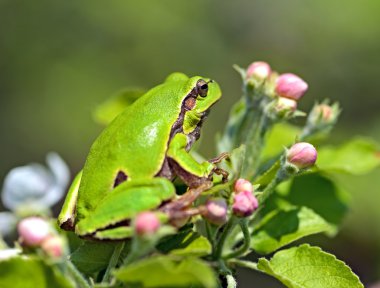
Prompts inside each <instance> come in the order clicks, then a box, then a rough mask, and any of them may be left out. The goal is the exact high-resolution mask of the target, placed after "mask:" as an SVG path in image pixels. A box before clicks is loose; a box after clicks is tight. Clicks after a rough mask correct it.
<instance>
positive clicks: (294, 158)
mask: <svg viewBox="0 0 380 288" xmlns="http://www.w3.org/2000/svg"><path fill="white" fill-rule="evenodd" d="M286 158H287V160H288V162H289V163H291V164H293V165H295V166H297V167H298V168H300V169H302V168H309V167H311V166H313V165H314V163H315V161H317V150H316V149H315V148H314V146H313V145H311V144H310V143H306V142H299V143H296V144H294V145H293V146H292V147H291V148H290V149H289V150H288V152H287V155H286Z"/></svg>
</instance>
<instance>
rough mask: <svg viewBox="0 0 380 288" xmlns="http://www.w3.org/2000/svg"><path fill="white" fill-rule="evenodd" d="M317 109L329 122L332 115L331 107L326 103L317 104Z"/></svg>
mask: <svg viewBox="0 0 380 288" xmlns="http://www.w3.org/2000/svg"><path fill="white" fill-rule="evenodd" d="M316 109H317V111H318V112H319V114H320V115H321V118H322V119H323V120H324V121H325V122H330V121H331V119H332V117H333V108H332V107H331V106H329V105H327V104H320V105H318V106H317V108H316Z"/></svg>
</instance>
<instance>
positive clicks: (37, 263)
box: [0, 257, 74, 288]
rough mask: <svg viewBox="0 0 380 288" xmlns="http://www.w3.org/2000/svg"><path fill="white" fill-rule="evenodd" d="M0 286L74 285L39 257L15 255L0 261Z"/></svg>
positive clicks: (63, 287)
mask: <svg viewBox="0 0 380 288" xmlns="http://www.w3.org/2000/svg"><path fill="white" fill-rule="evenodd" d="M0 287H12V288H35V287H38V288H50V287H56V288H73V287H74V285H73V283H71V282H70V281H69V280H68V279H67V278H65V277H64V276H63V275H62V274H60V272H59V271H58V269H56V268H55V267H53V266H50V265H48V264H47V263H45V262H44V261H42V260H41V259H35V258H24V257H15V258H10V259H8V260H5V261H1V262H0Z"/></svg>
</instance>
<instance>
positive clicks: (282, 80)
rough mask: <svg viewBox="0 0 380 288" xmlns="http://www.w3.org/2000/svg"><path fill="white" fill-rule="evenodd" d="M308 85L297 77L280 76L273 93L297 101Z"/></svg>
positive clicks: (289, 74)
mask: <svg viewBox="0 0 380 288" xmlns="http://www.w3.org/2000/svg"><path fill="white" fill-rule="evenodd" d="M307 88H308V85H307V83H306V82H305V81H303V80H302V79H301V78H300V77H298V76H297V75H294V74H292V73H286V74H281V75H280V76H278V78H277V81H276V88H275V91H276V93H277V94H278V95H279V96H282V97H286V98H290V99H294V100H299V99H300V98H301V97H302V96H303V94H305V92H306V91H307Z"/></svg>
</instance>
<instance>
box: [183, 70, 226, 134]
mask: <svg viewBox="0 0 380 288" xmlns="http://www.w3.org/2000/svg"><path fill="white" fill-rule="evenodd" d="M189 84H190V86H191V87H192V93H191V94H192V96H191V97H188V98H187V99H185V106H188V105H186V104H187V103H186V101H189V104H190V105H189V106H190V107H189V108H190V109H188V111H186V114H185V117H184V121H183V131H184V133H185V134H190V133H191V132H193V131H194V130H195V129H196V128H200V126H201V125H202V122H203V120H204V118H205V117H206V116H207V114H208V111H209V109H210V108H211V106H212V105H214V104H215V103H216V102H217V101H218V100H219V99H220V97H221V95H222V92H221V90H220V87H219V85H218V84H217V83H216V82H215V81H213V80H210V79H207V78H202V77H199V76H195V77H192V78H190V79H189ZM194 102H195V103H194Z"/></svg>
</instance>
